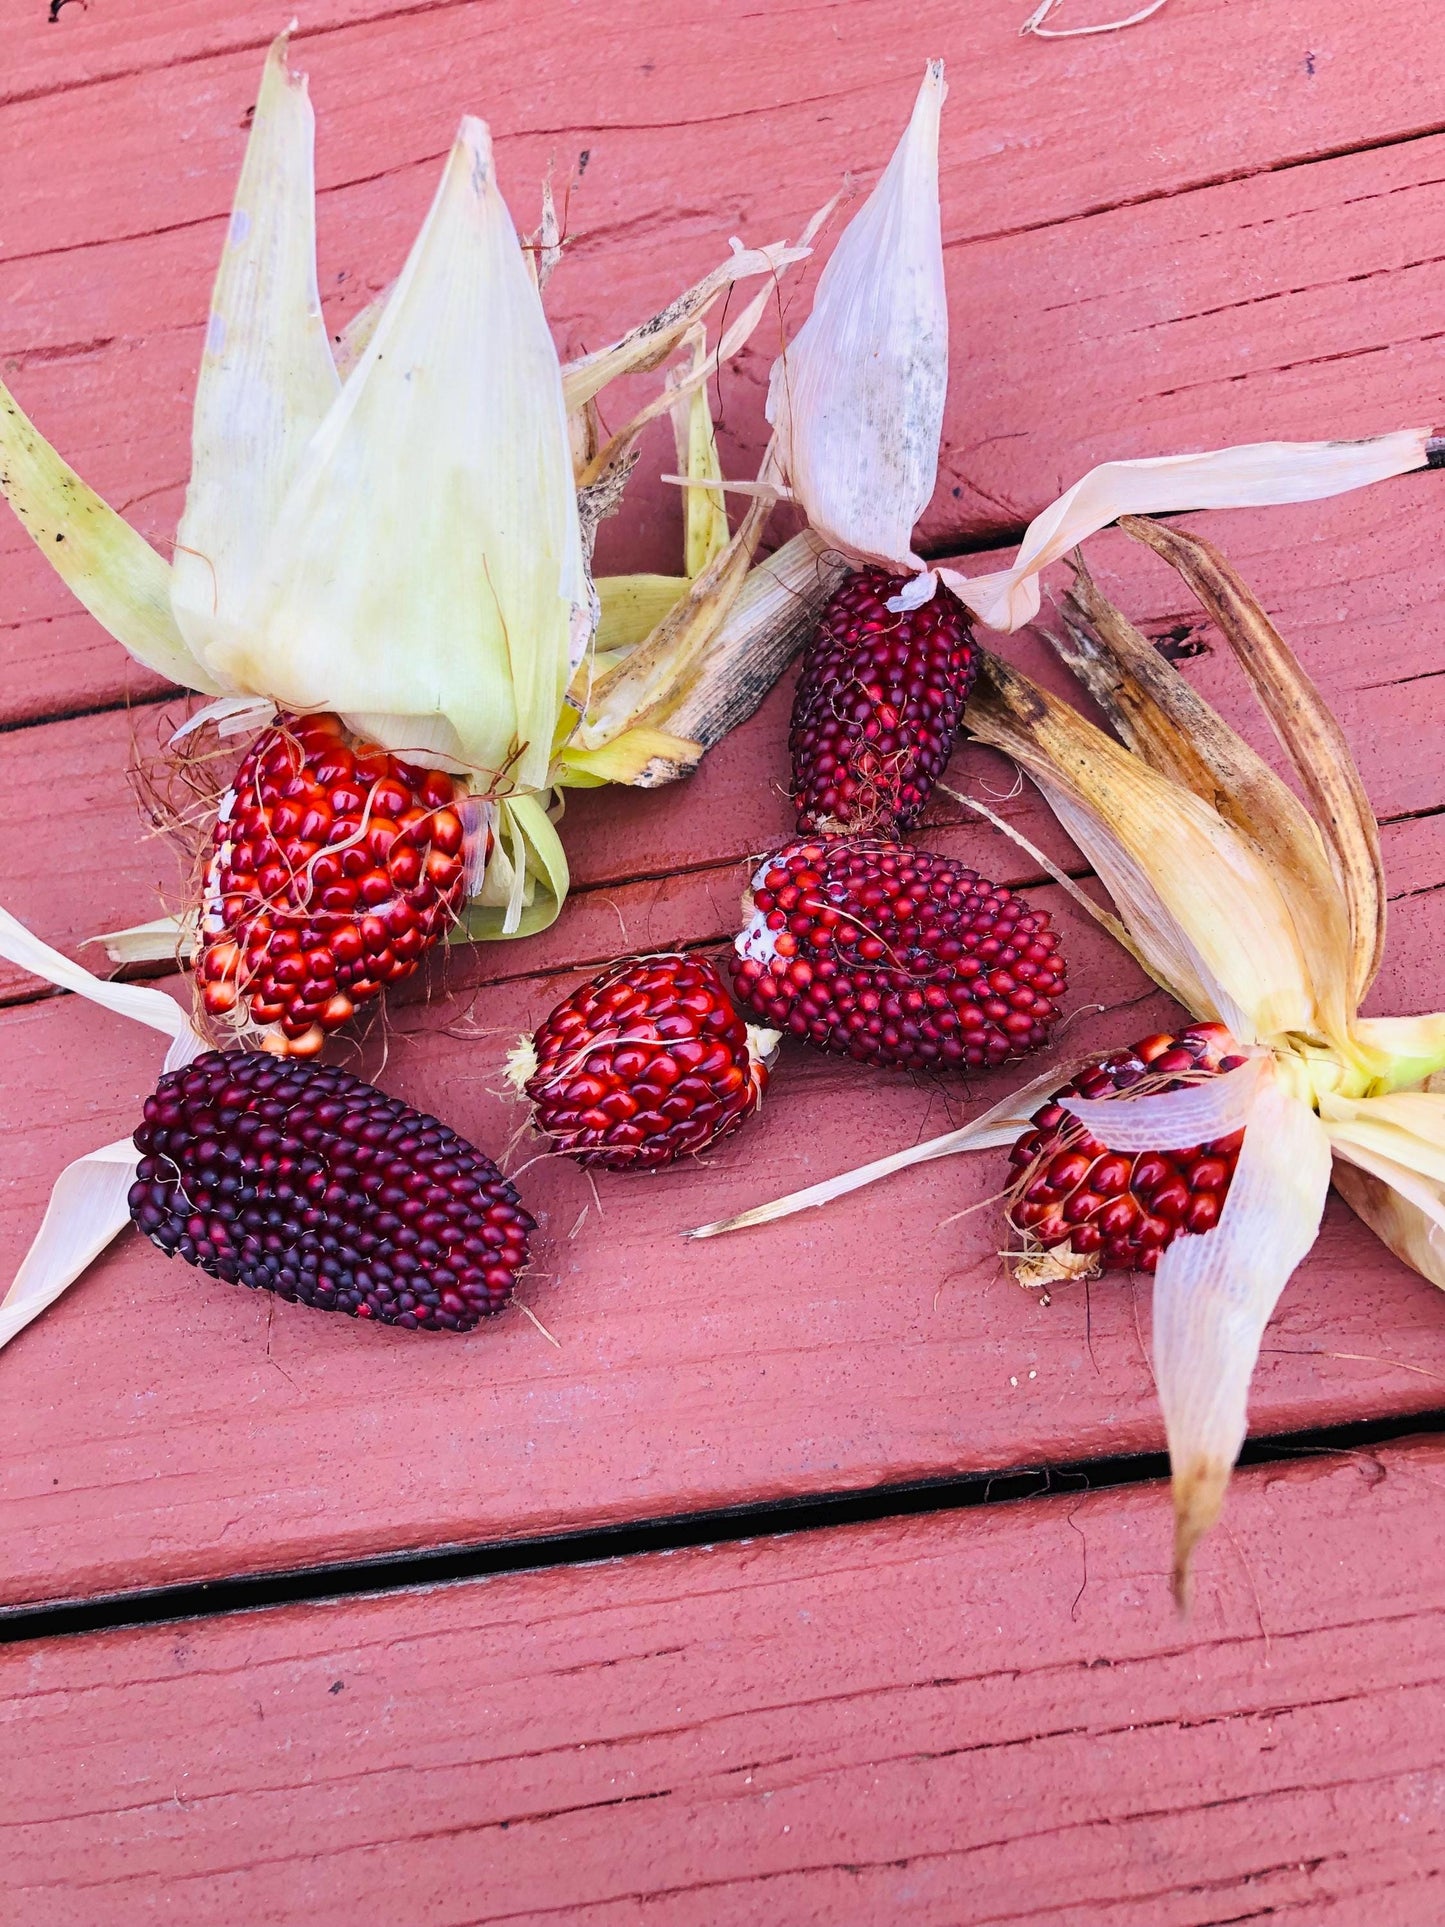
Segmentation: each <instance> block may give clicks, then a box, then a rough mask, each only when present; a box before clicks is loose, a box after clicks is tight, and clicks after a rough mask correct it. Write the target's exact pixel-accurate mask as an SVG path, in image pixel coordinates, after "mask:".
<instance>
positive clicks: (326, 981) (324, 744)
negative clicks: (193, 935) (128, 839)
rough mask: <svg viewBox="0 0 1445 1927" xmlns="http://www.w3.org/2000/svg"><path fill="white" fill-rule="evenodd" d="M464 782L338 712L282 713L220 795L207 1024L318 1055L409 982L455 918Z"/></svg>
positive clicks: (202, 980)
mask: <svg viewBox="0 0 1445 1927" xmlns="http://www.w3.org/2000/svg"><path fill="white" fill-rule="evenodd" d="M474 808H475V805H473V804H471V803H470V801H469V799H467V798H466V797H465V792H464V789H463V786H462V784H461V783H460V782H459V781H458V780H457V779H456V778H454V777H452V776H449V775H447V774H446V773H445V771H442V770H424V769H419V768H417V767H415V766H414V765H413V764H411V763H407V762H403V761H402V760H401V759H400V758H398V757H396V756H393V755H392V754H391V753H390V752H389V751H387V750H384V749H381V748H378V747H377V745H376V744H374V743H365V742H360V741H358V740H357V739H356V738H355V737H354V736H352V735H350V734H349V733H348V732H347V730H346V729H345V728H344V727H343V725H342V722H341V719H340V718H339V717H338V716H333V715H326V714H322V715H313V716H283V717H281V718H280V719H279V720H278V721H277V722H276V723H275V724H273V725H272V727H271V728H269V729H267V730H264V731H263V732H262V734H261V735H260V736H259V737H258V738H257V740H256V741H255V743H254V744H253V745H252V747H251V749H250V751H249V752H248V753H247V755H246V757H245V759H244V761H243V762H242V764H241V767H240V769H239V770H238V771H237V773H236V778H235V781H234V783H233V785H232V787H231V789H230V790H229V791H228V793H227V794H226V796H225V797H224V798H223V799H222V803H221V811H220V817H219V820H218V821H217V823H216V826H215V830H214V832H213V834H212V849H211V856H210V861H209V863H208V865H207V869H206V877H205V884H204V887H203V892H202V905H201V949H200V955H199V958H198V961H197V975H198V979H199V984H200V992H201V1003H202V1007H203V1008H204V1010H205V1012H206V1015H207V1016H208V1017H209V1018H211V1019H213V1020H215V1019H227V1020H230V1021H231V1022H232V1023H235V1024H237V1025H238V1026H240V1025H244V1024H246V1023H249V1024H251V1025H254V1026H256V1027H257V1028H259V1029H261V1030H262V1031H264V1032H266V1033H267V1045H268V1048H270V1049H273V1050H275V1051H277V1052H278V1053H279V1054H281V1055H283V1056H292V1057H312V1056H315V1054H316V1053H317V1052H318V1051H319V1050H320V1049H321V1046H322V1044H323V1042H324V1041H325V1038H326V1035H327V1033H328V1032H330V1031H333V1030H336V1029H338V1028H339V1027H340V1026H341V1025H342V1024H344V1023H346V1022H347V1020H348V1019H349V1018H350V1017H351V1016H352V1015H353V1014H354V1013H355V1011H356V1008H357V1006H358V1005H359V1004H362V1003H365V1002H367V1001H368V1000H369V999H371V998H373V997H375V996H377V995H378V994H379V993H380V991H381V990H382V989H383V988H384V987H385V986H386V985H388V984H394V983H399V982H400V981H401V980H402V979H403V978H405V977H409V976H410V975H411V974H412V972H413V971H414V970H415V969H416V967H417V965H418V963H419V962H420V961H421V959H422V957H423V956H424V955H425V953H426V952H427V951H428V950H429V949H430V948H431V947H432V946H433V945H434V944H436V943H438V942H440V941H441V939H442V938H443V937H444V936H445V935H446V933H447V931H448V930H449V929H450V927H451V925H452V924H453V922H454V921H455V920H456V918H457V917H458V916H459V914H460V912H461V909H462V906H463V903H464V901H465V895H466V881H467V873H468V856H469V854H470V852H469V850H468V847H467V836H466V830H465V827H464V825H465V821H466V813H467V812H468V811H469V810H471V809H474Z"/></svg>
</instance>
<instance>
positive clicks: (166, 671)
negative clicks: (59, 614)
mask: <svg viewBox="0 0 1445 1927" xmlns="http://www.w3.org/2000/svg"><path fill="white" fill-rule="evenodd" d="M0 490H3V491H4V493H5V495H6V496H7V498H8V499H9V502H10V506H11V507H12V508H13V509H14V510H15V513H16V515H17V516H19V518H20V523H21V526H22V527H23V528H24V529H25V530H26V532H27V533H28V534H29V535H30V536H31V537H32V539H33V540H34V541H35V543H36V544H37V546H38V547H39V549H40V552H41V554H42V555H43V556H44V557H45V559H46V561H47V562H49V563H50V565H51V566H52V567H53V568H54V570H55V572H56V574H57V575H59V577H60V579H61V580H62V582H64V584H65V586H66V587H67V588H68V589H69V590H70V592H71V594H72V595H73V596H74V597H75V599H76V601H77V602H79V603H80V604H81V605H82V606H83V607H84V608H86V609H88V610H89V612H90V613H91V615H93V616H94V617H95V619H96V621H97V622H98V623H100V624H101V626H102V627H103V628H106V629H108V630H109V631H110V633H111V634H112V635H113V636H114V637H115V638H116V640H117V641H118V642H120V643H121V644H123V645H124V647H125V648H126V650H127V651H128V652H129V653H130V654H131V655H132V656H134V658H135V660H136V661H137V662H138V663H141V664H142V665H143V666H144V667H145V668H147V669H151V670H154V672H155V673H156V675H158V676H164V677H165V679H166V681H167V682H173V683H180V684H182V685H183V686H184V687H186V688H188V689H198V690H200V691H201V692H202V693H203V694H205V695H216V694H219V693H220V691H221V688H222V685H221V683H219V682H218V681H217V680H216V679H215V678H214V677H213V676H211V674H210V673H209V672H208V671H207V670H206V669H204V668H203V667H202V665H201V664H200V663H199V662H198V661H197V660H196V658H195V656H194V655H193V654H192V653H191V650H190V648H189V646H188V645H187V643H186V639H185V637H184V636H183V635H182V634H181V632H180V630H179V628H177V626H176V619H175V617H174V615H173V614H172V613H171V570H170V564H169V563H168V562H167V561H166V559H165V557H164V556H162V555H158V554H157V553H156V551H155V550H154V549H153V548H152V547H151V545H150V543H149V542H147V541H146V539H145V537H144V536H143V535H140V534H138V533H137V532H136V530H135V529H133V528H132V527H131V526H130V524H129V522H127V521H125V520H124V519H123V518H122V517H121V516H119V515H117V514H116V512H115V510H114V509H113V508H111V507H110V505H109V504H108V503H106V502H104V501H102V500H101V498H100V496H98V495H97V494H96V493H95V490H94V489H92V488H88V487H87V486H86V484H85V483H84V482H83V481H82V480H81V479H80V477H79V476H78V475H77V474H76V472H75V470H74V469H73V468H71V466H70V465H69V463H68V462H64V461H62V460H61V458H60V456H59V455H58V454H57V453H56V451H55V450H54V449H53V448H52V447H51V445H50V443H49V442H48V441H46V439H45V437H44V436H43V435H42V434H41V433H40V431H39V429H38V428H37V427H36V426H35V424H34V422H32V421H31V420H30V418H29V416H28V415H27V414H26V413H25V411H24V410H23V409H22V408H21V406H20V404H19V403H18V402H17V401H16V399H15V397H14V396H13V395H12V394H11V393H10V391H9V389H8V388H6V386H5V385H4V383H3V382H0Z"/></svg>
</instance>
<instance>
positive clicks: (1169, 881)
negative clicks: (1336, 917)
mask: <svg viewBox="0 0 1445 1927" xmlns="http://www.w3.org/2000/svg"><path fill="white" fill-rule="evenodd" d="M968 721H969V727H970V729H971V730H972V732H973V734H974V735H975V736H976V737H977V738H978V739H979V740H980V741H981V742H986V743H989V744H992V745H993V747H995V748H997V749H1001V750H1003V751H1004V752H1005V754H1007V755H1009V756H1012V757H1013V758H1014V759H1015V761H1016V762H1018V763H1019V764H1020V765H1021V766H1022V767H1023V768H1024V769H1025V770H1026V771H1027V772H1028V774H1029V775H1030V776H1031V777H1032V778H1033V779H1034V781H1035V783H1036V784H1037V785H1038V787H1039V789H1040V790H1041V791H1042V792H1043V794H1044V796H1045V798H1046V799H1047V801H1048V803H1049V805H1050V807H1051V808H1052V809H1053V810H1054V812H1055V814H1056V815H1057V816H1058V818H1059V820H1060V822H1061V823H1062V824H1063V825H1064V828H1065V829H1066V830H1067V831H1068V832H1069V835H1070V836H1071V837H1072V838H1073V839H1074V841H1075V842H1076V843H1077V844H1078V845H1079V848H1080V849H1081V850H1082V851H1083V852H1084V854H1085V856H1087V857H1088V859H1089V861H1090V862H1091V863H1092V865H1093V866H1094V868H1095V870H1096V871H1097V872H1098V875H1099V877H1100V879H1101V881H1102V882H1103V884H1104V886H1105V888H1106V889H1107V890H1108V892H1109V895H1110V896H1111V897H1112V898H1113V900H1114V903H1115V906H1116V908H1117V910H1118V912H1119V916H1120V918H1121V919H1122V921H1123V923H1124V925H1125V928H1126V929H1127V930H1128V932H1129V935H1130V938H1131V940H1132V942H1133V944H1134V946H1135V949H1136V954H1137V955H1139V956H1140V957H1141V959H1142V960H1143V961H1144V964H1145V967H1146V968H1147V969H1148V970H1149V971H1150V972H1151V974H1152V975H1154V977H1155V978H1156V979H1157V981H1158V982H1159V983H1160V984H1162V985H1163V987H1164V988H1165V989H1167V990H1169V991H1170V993H1171V994H1172V995H1173V996H1175V997H1176V998H1177V999H1178V1000H1179V1002H1181V1003H1183V1004H1185V1005H1186V1006H1187V1007H1188V1008H1189V1009H1191V1010H1192V1011H1194V1013H1195V1014H1196V1016H1199V1017H1209V1018H1214V1019H1216V1020H1217V1021H1219V1022H1221V1023H1224V1024H1227V1025H1228V1026H1229V1028H1230V1029H1231V1030H1232V1031H1233V1032H1234V1034H1235V1036H1236V1037H1238V1038H1239V1039H1240V1041H1241V1042H1243V1043H1254V1042H1262V1041H1266V1040H1268V1039H1270V1038H1275V1037H1280V1036H1283V1035H1285V1034H1287V1033H1289V1032H1291V1031H1305V1032H1312V1033H1313V1032H1317V1031H1318V1029H1319V1015H1318V1010H1317V1005H1316V999H1315V995H1314V991H1313V987H1312V985H1311V982H1310V975H1309V970H1308V967H1307V965H1306V962H1305V958H1304V955H1303V953H1302V951H1301V948H1300V943H1299V939H1298V936H1297V934H1296V931H1295V926H1294V922H1293V920H1292V918H1291V916H1290V914H1289V910H1288V908H1287V907H1286V904H1285V902H1284V899H1283V897H1282V896H1281V894H1280V891H1279V888H1278V886H1277V885H1276V883H1275V880H1274V877H1273V875H1272V873H1271V871H1270V869H1269V867H1268V865H1267V864H1266V863H1265V862H1264V860H1263V859H1262V858H1261V857H1260V856H1259V855H1258V854H1257V852H1256V851H1255V850H1253V849H1252V848H1251V847H1250V845H1249V844H1248V843H1247V842H1246V841H1245V839H1244V838H1243V837H1242V836H1240V835H1239V833H1238V832H1237V831H1235V830H1234V829H1232V828H1231V827H1230V825H1229V824H1227V823H1226V822H1225V821H1224V820H1223V818H1222V817H1221V816H1220V815H1219V814H1218V812H1217V811H1216V810H1213V809H1211V808H1210V807H1209V805H1208V804H1206V803H1204V802H1203V801H1202V800H1201V799H1200V798H1199V797H1197V796H1195V795H1193V794H1192V792H1190V791H1187V790H1183V789H1181V788H1180V787H1179V786H1178V785H1177V784H1175V783H1172V782H1170V781H1169V780H1168V779H1166V778H1164V777H1162V776H1159V775H1156V773H1155V772H1154V771H1153V770H1152V769H1150V768H1149V767H1148V765H1147V764H1145V763H1144V762H1142V761H1141V760H1140V759H1139V758H1138V757H1137V756H1133V755H1131V754H1130V753H1129V752H1128V751H1127V750H1125V749H1122V748H1121V747H1120V746H1119V745H1118V744H1117V743H1115V742H1114V741H1113V740H1112V739H1111V738H1109V737H1107V736H1105V735H1104V733H1103V731H1102V730H1099V729H1097V728H1095V726H1094V725H1093V724H1092V723H1089V722H1087V721H1086V720H1085V719H1084V718H1083V717H1082V716H1081V715H1080V714H1079V713H1078V711H1077V710H1075V709H1073V708H1072V707H1071V706H1070V705H1069V704H1067V703H1064V702H1061V701H1060V700H1059V699H1058V698H1057V697H1055V696H1051V695H1049V694H1048V693H1047V692H1046V691H1044V690H1042V689H1040V688H1039V687H1038V686H1037V685H1036V684H1034V683H1032V682H1030V681H1029V680H1028V678H1027V677H1025V676H1023V675H1021V674H1020V673H1019V672H1018V671H1017V670H1014V669H1011V668H1009V667H1008V666H1007V665H1006V664H1003V663H1001V662H999V661H998V660H997V658H994V657H986V659H985V662H984V665H983V670H982V673H981V674H980V677H979V686H978V689H977V691H976V692H975V695H974V698H973V701H972V703H971V704H970V708H969V714H968Z"/></svg>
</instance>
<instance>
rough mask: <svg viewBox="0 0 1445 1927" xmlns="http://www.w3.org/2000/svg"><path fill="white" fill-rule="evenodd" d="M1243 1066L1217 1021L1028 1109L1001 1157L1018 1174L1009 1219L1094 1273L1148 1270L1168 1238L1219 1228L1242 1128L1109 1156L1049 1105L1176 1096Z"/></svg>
mask: <svg viewBox="0 0 1445 1927" xmlns="http://www.w3.org/2000/svg"><path fill="white" fill-rule="evenodd" d="M1245 1061H1246V1060H1245V1057H1244V1054H1243V1053H1242V1052H1241V1051H1240V1049H1239V1046H1238V1045H1237V1044H1236V1043H1235V1041H1234V1039H1233V1037H1231V1035H1230V1034H1229V1032H1228V1031H1227V1030H1226V1029H1225V1028H1224V1026H1223V1025H1222V1024H1192V1025H1190V1027H1189V1028H1188V1029H1187V1030H1183V1031H1180V1032H1179V1033H1178V1034H1177V1035H1171V1034H1169V1033H1165V1032H1161V1033H1159V1034H1158V1035H1157V1036H1154V1037H1146V1038H1144V1039H1143V1041H1142V1042H1141V1043H1138V1044H1134V1045H1132V1046H1130V1047H1129V1048H1128V1049H1125V1050H1118V1051H1114V1052H1113V1053H1112V1054H1111V1055H1110V1056H1108V1057H1105V1058H1103V1059H1101V1061H1100V1062H1099V1063H1097V1064H1094V1065H1091V1066H1090V1067H1089V1069H1088V1070H1085V1071H1081V1072H1080V1073H1079V1075H1078V1076H1077V1077H1075V1078H1074V1080H1073V1082H1072V1083H1069V1084H1065V1085H1063V1086H1062V1087H1061V1088H1060V1089H1059V1091H1058V1092H1057V1094H1056V1097H1055V1099H1054V1100H1053V1101H1051V1102H1050V1103H1048V1104H1045V1105H1044V1107H1043V1109H1042V1110H1039V1111H1036V1112H1035V1113H1034V1117H1033V1128H1032V1129H1031V1130H1028V1131H1025V1132H1024V1134H1023V1136H1022V1137H1021V1138H1020V1139H1019V1141H1018V1143H1017V1144H1015V1146H1014V1148H1013V1150H1012V1151H1011V1152H1010V1153H1009V1162H1010V1164H1012V1165H1013V1167H1014V1169H1015V1171H1016V1172H1017V1176H1016V1177H1015V1178H1014V1180H1013V1183H1012V1185H1011V1187H1010V1192H1009V1205H1008V1215H1009V1220H1010V1222H1011V1223H1012V1224H1013V1225H1014V1227H1015V1228H1016V1229H1017V1230H1018V1231H1020V1232H1022V1233H1023V1234H1024V1235H1025V1237H1026V1238H1027V1239H1029V1240H1030V1241H1031V1242H1032V1243H1033V1244H1034V1245H1036V1246H1040V1245H1041V1246H1042V1247H1043V1248H1044V1249H1045V1250H1049V1251H1055V1250H1058V1249H1059V1248H1060V1247H1062V1246H1064V1245H1065V1244H1067V1245H1068V1246H1069V1248H1070V1250H1071V1251H1072V1252H1073V1253H1075V1254H1076V1255H1077V1256H1079V1257H1083V1258H1093V1259H1094V1260H1095V1268H1096V1269H1098V1270H1101V1271H1131V1270H1132V1271H1153V1270H1154V1268H1155V1267H1156V1266H1157V1264H1158V1263H1159V1257H1160V1253H1161V1252H1163V1251H1164V1250H1166V1249H1167V1247H1168V1246H1169V1245H1171V1244H1172V1243H1173V1242H1174V1240H1175V1239H1176V1238H1177V1237H1179V1236H1181V1235H1182V1234H1183V1233H1184V1232H1186V1231H1209V1230H1212V1228H1213V1227H1214V1226H1215V1225H1216V1224H1217V1223H1218V1222H1219V1214H1220V1211H1221V1210H1222V1209H1223V1207H1224V1200H1225V1196H1226V1194H1227V1192H1228V1190H1229V1185H1230V1181H1231V1179H1232V1178H1233V1176H1234V1167H1235V1165H1236V1164H1237V1163H1238V1162H1239V1147H1240V1145H1241V1144H1242V1143H1243V1142H1244V1133H1243V1131H1235V1132H1233V1133H1232V1134H1231V1135H1230V1136H1229V1137H1226V1138H1220V1139H1219V1140H1218V1141H1217V1142H1216V1143H1213V1144H1200V1145H1195V1146H1193V1147H1192V1148H1190V1149H1188V1150H1183V1151H1140V1152H1133V1153H1130V1152H1123V1151H1110V1150H1109V1149H1107V1148H1106V1146H1105V1145H1103V1144H1101V1143H1100V1142H1099V1140H1098V1139H1097V1138H1095V1137H1091V1136H1090V1134H1089V1132H1088V1131H1087V1130H1086V1129H1085V1127H1084V1126H1083V1125H1082V1124H1081V1123H1080V1122H1079V1120H1078V1119H1077V1118H1075V1117H1073V1116H1071V1115H1070V1113H1069V1112H1067V1111H1066V1110H1064V1109H1063V1108H1062V1106H1061V1105H1060V1104H1059V1103H1058V1101H1057V1100H1058V1098H1060V1097H1091V1098H1092V1097H1108V1096H1109V1095H1110V1094H1111V1093H1112V1092H1115V1091H1128V1090H1132V1089H1134V1088H1135V1086H1137V1085H1140V1084H1144V1082H1145V1080H1146V1079H1147V1080H1148V1082H1147V1085H1146V1088H1147V1089H1148V1090H1149V1091H1151V1092H1154V1091H1173V1090H1179V1089H1181V1088H1182V1087H1183V1086H1184V1085H1186V1084H1195V1083H1198V1082H1199V1081H1200V1079H1201V1078H1204V1077H1213V1076H1216V1075H1218V1073H1219V1072H1221V1071H1232V1070H1236V1069H1237V1068H1238V1067H1239V1066H1240V1065H1241V1064H1243V1063H1244V1062H1245Z"/></svg>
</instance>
